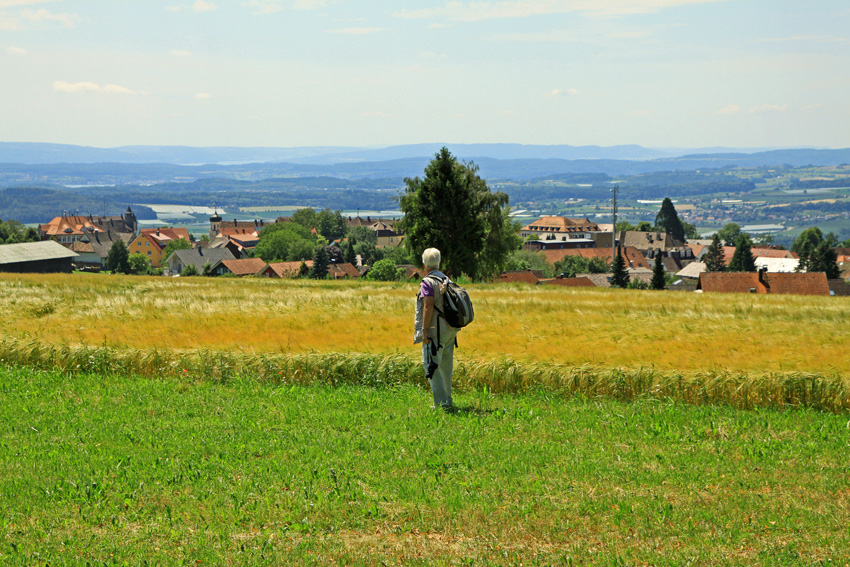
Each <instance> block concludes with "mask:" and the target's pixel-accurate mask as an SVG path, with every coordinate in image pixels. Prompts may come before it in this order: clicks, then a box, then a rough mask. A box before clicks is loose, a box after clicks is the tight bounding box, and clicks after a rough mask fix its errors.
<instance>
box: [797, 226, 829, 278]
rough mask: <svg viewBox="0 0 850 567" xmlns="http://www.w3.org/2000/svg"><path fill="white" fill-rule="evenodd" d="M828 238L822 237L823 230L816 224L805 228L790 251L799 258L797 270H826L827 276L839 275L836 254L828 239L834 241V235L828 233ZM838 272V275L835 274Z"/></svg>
mask: <svg viewBox="0 0 850 567" xmlns="http://www.w3.org/2000/svg"><path fill="white" fill-rule="evenodd" d="M828 237H829V239H827V238H824V236H823V232H821V229H819V228H818V227H816V226H813V227H811V228H807V229H806V230H804V231H803V232H801V233H800V235H799V236H798V237H797V238H796V239H795V240H794V244H793V245H792V246H791V251H792V252H796V253H797V256H798V257H799V258H800V263H799V264H798V265H797V271H798V272H826V273H827V277H839V276H840V274H841V270H840V269H839V267H838V262H837V260H838V256H837V255H836V254H835V251H834V250H832V249H831V247H830V241H835V240H836V238H835V235H834V234H832V233H830V234H829V235H828ZM835 274H838V275H835Z"/></svg>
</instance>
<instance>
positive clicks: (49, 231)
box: [38, 215, 100, 236]
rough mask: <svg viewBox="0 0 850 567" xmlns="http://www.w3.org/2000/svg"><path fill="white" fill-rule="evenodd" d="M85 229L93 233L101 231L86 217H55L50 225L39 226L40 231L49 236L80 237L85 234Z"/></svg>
mask: <svg viewBox="0 0 850 567" xmlns="http://www.w3.org/2000/svg"><path fill="white" fill-rule="evenodd" d="M84 228H85V229H88V230H91V231H93V232H97V231H98V230H100V229H98V228H97V227H95V226H94V224H92V222H91V221H90V220H89V218H88V217H84V216H82V215H74V216H70V217H54V218H53V220H51V221H50V222H49V223H47V224H40V225H38V229H39V230H40V231H41V232H43V233H44V234H46V235H47V236H59V235H75V236H79V235H82V234H83V229H84Z"/></svg>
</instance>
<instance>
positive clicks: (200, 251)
mask: <svg viewBox="0 0 850 567" xmlns="http://www.w3.org/2000/svg"><path fill="white" fill-rule="evenodd" d="M235 259H236V256H234V255H233V253H232V252H231V251H230V250H228V249H227V248H212V249H211V248H209V247H207V248H187V249H185V250H175V251H174V252H173V253H172V254H171V255H170V256H169V257H168V260H167V261H166V265H167V266H168V272H169V273H170V274H172V275H176V274H179V273H181V272H182V271H183V270H184V269H185V268H186V267H187V266H189V265H192V266H195V268H196V269H197V270H198V273H203V271H204V264H206V263H209V264H210V266H214V265H216V264H217V263H218V262H221V261H222V260H235Z"/></svg>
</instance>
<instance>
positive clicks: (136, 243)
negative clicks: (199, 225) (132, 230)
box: [128, 228, 189, 268]
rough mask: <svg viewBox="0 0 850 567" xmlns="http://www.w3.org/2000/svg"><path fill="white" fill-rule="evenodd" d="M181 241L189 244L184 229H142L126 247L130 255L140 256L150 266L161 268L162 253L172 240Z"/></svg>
mask: <svg viewBox="0 0 850 567" xmlns="http://www.w3.org/2000/svg"><path fill="white" fill-rule="evenodd" d="M178 239H183V240H185V241H186V242H189V231H188V230H187V229H185V228H143V229H142V230H140V231H139V235H138V236H136V238H134V239H133V240H132V241H131V242H130V245H129V246H128V248H129V251H130V254H142V255H144V256H147V258H148V260H150V263H151V266H153V267H154V268H159V267H161V266H162V260H164V258H163V257H162V252H163V250H165V247H166V246H168V243H169V242H171V241H172V240H178Z"/></svg>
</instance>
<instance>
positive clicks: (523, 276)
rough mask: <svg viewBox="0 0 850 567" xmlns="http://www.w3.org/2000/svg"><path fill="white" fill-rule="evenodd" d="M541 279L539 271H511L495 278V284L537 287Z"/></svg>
mask: <svg viewBox="0 0 850 567" xmlns="http://www.w3.org/2000/svg"><path fill="white" fill-rule="evenodd" d="M541 279H543V272H542V271H540V270H511V271H509V272H504V273H502V274H499V275H498V276H496V279H495V283H527V284H531V285H537V284H538V283H540V280H541Z"/></svg>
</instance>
